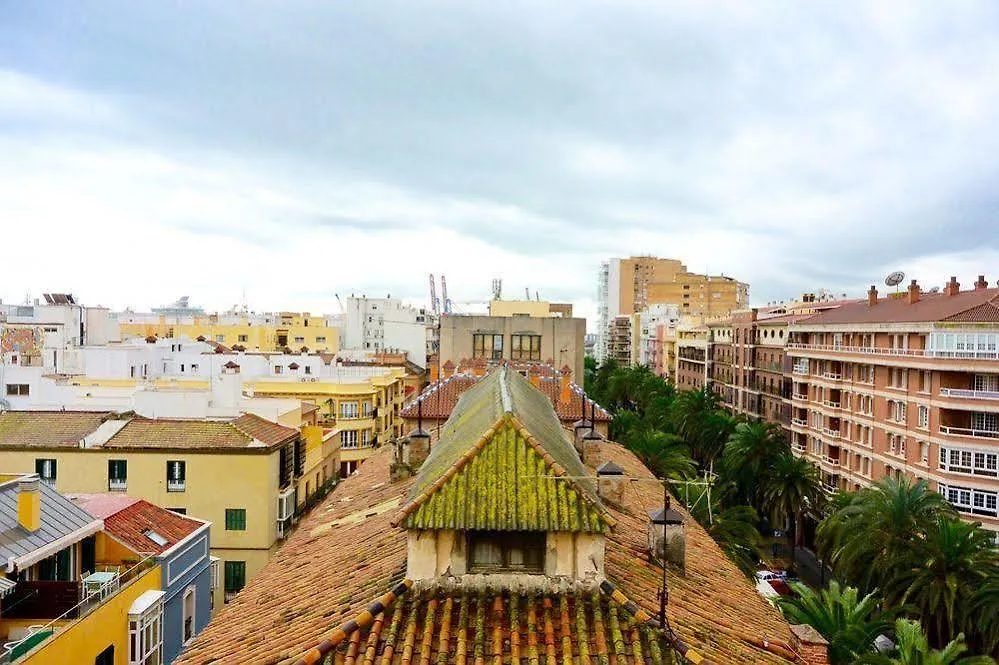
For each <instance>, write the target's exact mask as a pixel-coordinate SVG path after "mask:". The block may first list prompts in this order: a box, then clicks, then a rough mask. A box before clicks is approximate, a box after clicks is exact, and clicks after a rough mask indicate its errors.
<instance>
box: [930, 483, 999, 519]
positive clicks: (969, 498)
mask: <svg viewBox="0 0 999 665" xmlns="http://www.w3.org/2000/svg"><path fill="white" fill-rule="evenodd" d="M939 492H940V494H943V496H944V498H946V499H947V501H948V502H949V503H950V504H951V505H953V506H954V508H955V509H957V511H958V512H961V513H967V514H972V515H987V516H989V517H999V493H997V492H995V491H993V490H985V489H977V488H973V487H955V486H952V485H944V484H943V483H940V486H939Z"/></svg>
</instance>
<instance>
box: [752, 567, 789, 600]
mask: <svg viewBox="0 0 999 665" xmlns="http://www.w3.org/2000/svg"><path fill="white" fill-rule="evenodd" d="M756 591H757V592H758V593H759V594H760V595H761V596H763V597H764V598H768V599H772V598H780V597H782V596H785V597H786V596H793V595H794V591H793V590H792V589H791V587H790V585H789V584H788V581H787V573H786V572H785V571H774V570H758V571H756Z"/></svg>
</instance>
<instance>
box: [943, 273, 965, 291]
mask: <svg viewBox="0 0 999 665" xmlns="http://www.w3.org/2000/svg"><path fill="white" fill-rule="evenodd" d="M960 291H961V285H960V284H959V283H958V281H957V277H955V276H953V275H951V277H950V281H949V282H947V284H946V285H945V286H944V293H946V294H947V295H949V296H955V295H957V294H958V293H959V292H960Z"/></svg>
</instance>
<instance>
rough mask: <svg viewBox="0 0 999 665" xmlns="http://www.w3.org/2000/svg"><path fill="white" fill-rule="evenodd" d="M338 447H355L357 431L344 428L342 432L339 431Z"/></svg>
mask: <svg viewBox="0 0 999 665" xmlns="http://www.w3.org/2000/svg"><path fill="white" fill-rule="evenodd" d="M340 447H341V448H357V431H356V430H345V431H343V432H340Z"/></svg>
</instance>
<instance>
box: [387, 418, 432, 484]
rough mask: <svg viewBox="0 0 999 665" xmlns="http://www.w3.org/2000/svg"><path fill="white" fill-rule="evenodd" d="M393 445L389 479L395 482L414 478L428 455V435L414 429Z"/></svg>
mask: <svg viewBox="0 0 999 665" xmlns="http://www.w3.org/2000/svg"><path fill="white" fill-rule="evenodd" d="M393 445H394V446H395V456H394V459H393V460H392V464H391V465H390V466H389V479H390V480H391V481H392V482H395V481H397V480H403V479H405V478H409V477H410V476H415V475H416V473H417V472H418V471H419V470H420V466H421V465H422V464H423V463H424V462H425V461H426V459H427V455H429V454H430V433H429V432H426V431H424V430H421V429H415V430H413V431H412V432H411V433H410V435H409V436H406V437H403V438H401V439H398V440H396V441H395V442H394V443H393Z"/></svg>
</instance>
